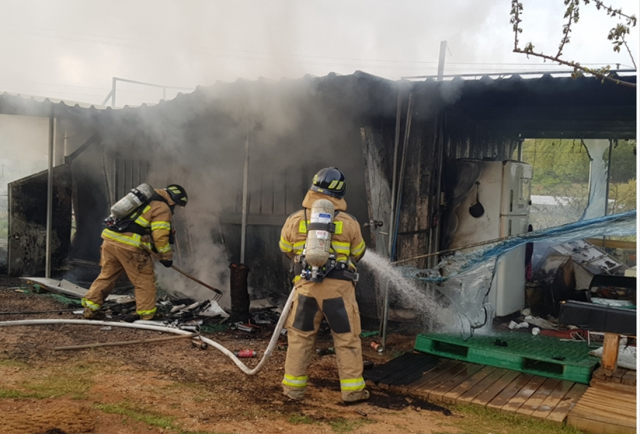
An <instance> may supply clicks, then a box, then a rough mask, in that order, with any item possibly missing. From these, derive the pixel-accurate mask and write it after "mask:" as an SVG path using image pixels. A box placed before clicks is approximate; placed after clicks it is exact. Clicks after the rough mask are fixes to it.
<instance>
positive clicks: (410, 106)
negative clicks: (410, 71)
mask: <svg viewBox="0 0 640 434" xmlns="http://www.w3.org/2000/svg"><path fill="white" fill-rule="evenodd" d="M412 116H413V93H409V102H408V104H407V119H406V125H405V129H404V143H403V144H402V159H401V161H400V175H399V176H398V193H397V194H396V196H397V198H396V215H395V216H392V218H393V219H394V226H393V227H394V231H393V243H392V245H391V247H392V251H391V253H390V255H389V260H390V261H393V259H394V258H395V252H396V242H397V238H398V226H399V224H400V204H401V203H402V185H403V181H404V179H403V178H404V169H405V162H406V156H407V147H408V146H409V134H410V133H411V117H412Z"/></svg>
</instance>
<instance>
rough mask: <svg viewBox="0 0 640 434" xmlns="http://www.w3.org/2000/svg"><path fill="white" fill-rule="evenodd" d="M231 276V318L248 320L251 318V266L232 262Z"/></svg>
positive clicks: (230, 267)
mask: <svg viewBox="0 0 640 434" xmlns="http://www.w3.org/2000/svg"><path fill="white" fill-rule="evenodd" d="M229 269H230V270H231V278H230V279H229V284H230V288H231V291H230V294H231V319H232V320H233V321H242V322H247V321H248V320H249V304H250V302H251V301H250V300H249V289H248V285H247V276H248V275H249V267H247V266H246V265H244V264H230V265H229Z"/></svg>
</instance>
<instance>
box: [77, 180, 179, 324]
mask: <svg viewBox="0 0 640 434" xmlns="http://www.w3.org/2000/svg"><path fill="white" fill-rule="evenodd" d="M143 186H145V187H147V189H148V193H147V195H148V197H146V196H144V194H140V192H139V191H138V189H140V187H143ZM138 189H133V190H132V192H131V193H130V194H129V195H131V194H132V193H136V194H137V195H138V196H139V197H140V198H139V199H138V201H139V202H140V201H142V204H141V205H139V206H138V208H137V209H136V210H135V211H134V212H133V213H132V214H128V215H127V216H126V218H123V219H120V220H114V219H113V214H112V216H111V217H109V218H107V219H106V220H105V229H104V230H103V231H102V239H103V240H104V241H103V242H102V247H101V254H100V265H101V266H102V270H101V272H100V275H99V276H98V277H97V279H96V280H95V281H94V282H93V284H92V285H91V288H89V291H88V292H87V294H86V295H85V297H84V298H83V299H82V305H83V306H84V316H85V318H94V317H95V316H96V315H97V313H98V311H99V310H100V307H101V306H102V303H104V300H105V299H106V298H107V296H108V295H109V294H110V293H111V291H112V290H113V287H114V285H115V283H116V281H117V280H118V278H119V277H120V276H121V275H122V273H123V272H125V273H127V277H129V280H131V283H133V285H134V286H135V290H134V295H135V299H136V313H137V314H138V315H139V317H140V319H143V320H150V319H152V318H153V317H154V315H155V313H156V284H155V276H154V272H153V260H152V258H151V254H150V253H149V250H153V251H155V252H157V254H158V256H159V257H160V258H161V260H160V262H161V263H162V265H164V266H165V267H171V265H172V264H173V260H172V257H173V251H172V250H171V244H170V238H171V234H172V229H171V217H172V215H173V212H174V208H175V206H176V205H179V206H185V205H186V204H187V201H188V197H187V193H186V191H185V190H184V188H182V187H181V186H179V185H176V184H172V185H169V186H168V187H167V188H164V189H156V190H153V189H152V188H151V187H150V186H149V185H147V184H142V185H141V186H139V187H138ZM132 197H133V196H132ZM125 198H126V197H125ZM123 200H124V198H123ZM113 209H114V208H112V213H113Z"/></svg>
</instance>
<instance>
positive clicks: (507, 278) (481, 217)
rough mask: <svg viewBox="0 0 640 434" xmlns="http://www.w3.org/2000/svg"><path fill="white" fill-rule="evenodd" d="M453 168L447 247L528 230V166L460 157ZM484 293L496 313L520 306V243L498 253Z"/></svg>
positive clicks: (522, 299) (522, 270) (522, 275)
mask: <svg viewBox="0 0 640 434" xmlns="http://www.w3.org/2000/svg"><path fill="white" fill-rule="evenodd" d="M454 167H455V170H456V179H457V183H456V185H455V188H454V191H455V200H454V205H455V210H454V216H455V217H454V218H453V220H455V221H454V222H451V223H453V224H454V225H455V227H454V228H453V231H452V235H451V239H450V242H449V248H452V249H455V248H460V247H464V246H468V245H470V244H475V243H480V242H483V241H488V240H493V239H497V238H503V237H508V236H510V235H515V234H521V233H525V232H527V230H528V226H529V208H530V206H531V178H532V175H533V170H532V167H531V166H530V165H528V164H526V163H522V162H519V161H511V160H507V161H483V160H472V159H462V160H457V161H456V162H455V164H454ZM478 204H479V205H478ZM487 297H488V299H487V300H486V302H488V303H489V304H491V306H492V307H493V309H494V313H495V316H505V315H509V314H512V313H514V312H517V311H518V310H520V309H522V308H524V305H525V246H524V245H523V246H520V247H518V248H516V249H514V250H511V251H509V252H507V253H506V254H504V255H503V256H502V258H501V259H500V261H499V263H498V266H497V269H496V271H495V276H494V279H493V282H492V285H491V289H490V291H489V294H488V296H487Z"/></svg>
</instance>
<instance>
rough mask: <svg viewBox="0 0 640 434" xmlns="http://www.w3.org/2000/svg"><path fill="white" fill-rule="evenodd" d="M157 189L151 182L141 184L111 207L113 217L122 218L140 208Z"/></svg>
mask: <svg viewBox="0 0 640 434" xmlns="http://www.w3.org/2000/svg"><path fill="white" fill-rule="evenodd" d="M154 194H155V191H154V190H153V187H151V186H150V185H149V184H140V185H139V186H137V187H136V188H132V189H131V191H130V192H129V193H128V194H127V195H126V196H125V197H123V198H122V199H120V200H119V201H117V202H116V203H115V204H114V205H113V206H112V207H111V217H113V218H114V219H121V218H125V217H127V216H128V215H129V214H131V213H132V212H134V211H135V210H136V209H138V208H139V207H140V206H141V205H142V204H143V203H145V202H147V201H149V200H151V198H152V197H153V195H154Z"/></svg>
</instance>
